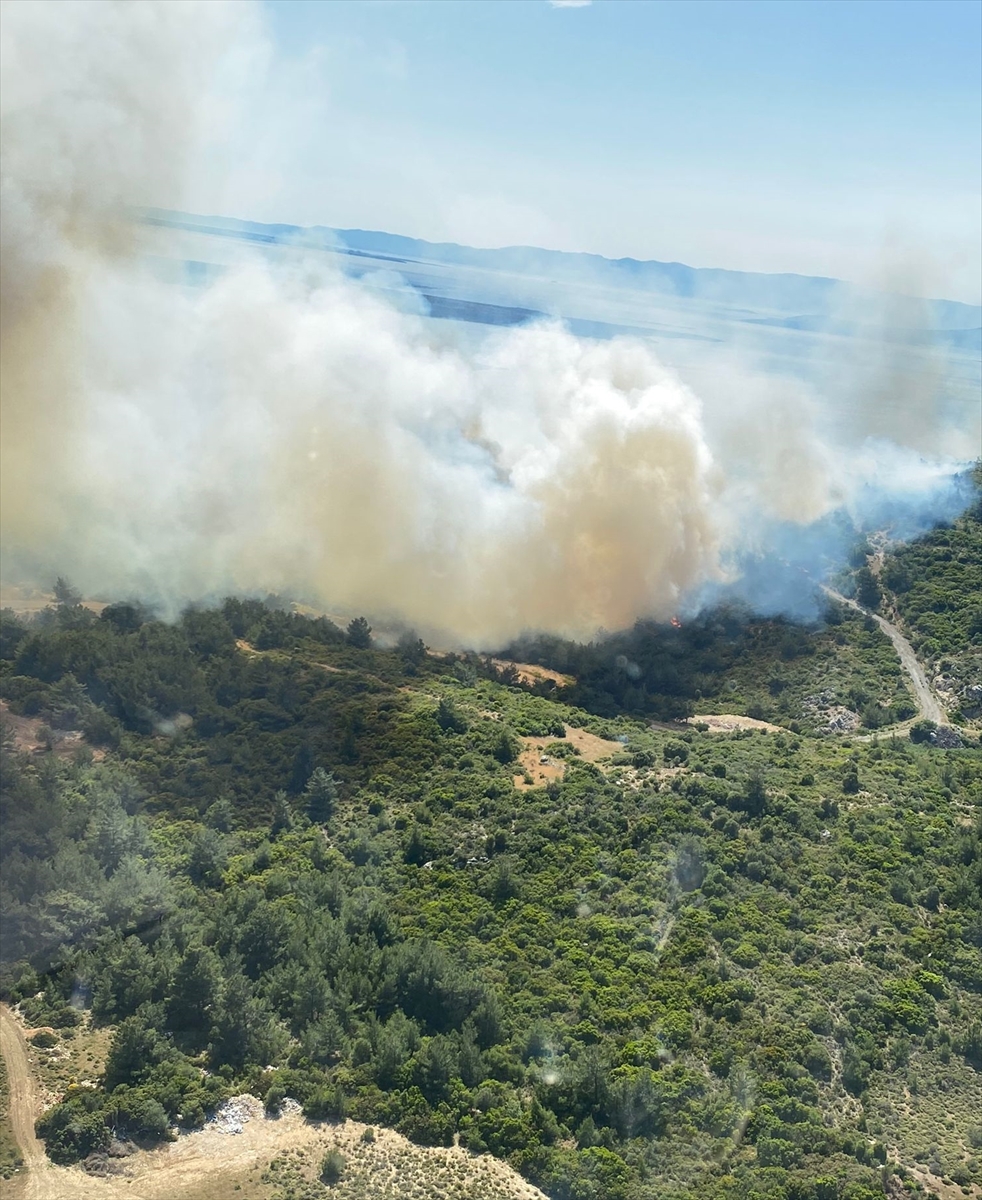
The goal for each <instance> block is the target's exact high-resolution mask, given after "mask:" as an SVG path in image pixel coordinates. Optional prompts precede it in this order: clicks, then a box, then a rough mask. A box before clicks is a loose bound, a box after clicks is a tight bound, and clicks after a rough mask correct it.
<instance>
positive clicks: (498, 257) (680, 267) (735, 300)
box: [142, 209, 982, 350]
mask: <svg viewBox="0 0 982 1200" xmlns="http://www.w3.org/2000/svg"><path fill="white" fill-rule="evenodd" d="M142 219H143V220H144V221H145V222H147V223H148V224H152V225H162V226H166V227H168V228H173V229H177V230H184V231H186V232H189V233H198V234H205V235H210V236H217V237H226V238H234V239H237V240H241V241H246V242H252V243H254V244H259V245H294V246H303V247H307V248H310V249H315V250H323V251H330V252H334V253H340V254H343V255H346V256H349V257H353V258H367V259H373V260H378V261H379V262H380V263H391V264H392V265H393V266H396V267H398V266H399V265H406V266H420V265H423V264H440V265H443V266H448V267H463V268H472V269H477V270H481V271H491V272H502V273H513V274H517V275H522V276H526V277H538V278H544V279H547V280H549V281H550V282H551V283H555V284H570V285H573V284H576V285H584V284H589V285H592V286H601V287H604V286H606V287H611V288H616V289H633V290H636V291H640V292H647V293H652V294H655V295H662V296H666V297H672V298H675V299H677V300H683V301H685V300H693V301H702V302H710V303H713V304H717V305H723V306H726V307H728V308H736V309H740V308H746V309H748V310H751V312H748V313H747V316H748V317H751V316H755V317H758V318H759V317H760V314H761V311H762V310H770V311H771V312H773V313H774V314H775V315H785V316H787V317H789V318H790V319H791V320H793V321H794V322H801V324H800V325H797V326H796V327H798V328H808V327H811V328H815V327H816V326H818V325H821V324H823V323H824V322H825V321H826V320H828V319H829V318H832V319H835V320H836V321H839V322H841V320H842V312H843V311H850V310H853V309H854V308H855V306H857V305H861V304H862V303H863V301H864V300H876V301H877V302H879V303H880V304H882V303H883V301H884V299H885V298H886V293H882V292H875V291H873V290H871V289H867V288H862V287H860V286H859V285H857V284H853V283H849V282H846V281H844V280H839V279H832V278H826V277H822V276H809V275H797V274H791V273H784V274H764V273H758V272H748V271H732V270H728V269H725V268H718V267H690V266H687V265H686V264H684V263H677V262H659V261H657V260H653V259H652V260H639V259H634V258H619V259H610V258H604V257H603V256H602V255H599V254H588V253H583V252H572V251H566V250H544V249H540V248H537V247H532V246H507V247H502V248H500V249H478V248H475V247H471V246H463V245H459V244H458V243H455V242H429V241H425V240H424V239H421V238H411V237H406V236H404V235H401V234H394V233H385V232H383V231H379V230H364V229H335V228H331V227H329V226H311V227H304V226H300V225H287V224H266V223H262V222H258V221H244V220H239V219H237V218H234V217H216V216H200V215H195V214H190V213H178V212H170V211H166V210H161V209H148V210H145V212H144V213H143V214H142ZM894 302H895V303H896V304H897V305H898V306H899V309H900V311H899V312H898V317H900V318H901V319H900V320H898V322H897V324H898V325H904V326H905V325H907V324H908V320H904V319H903V317H904V316H905V315H907V314H909V320H910V323H911V324H919V325H920V326H921V327H927V328H930V329H933V330H939V331H940V330H949V331H964V336H962V337H959V338H956V339H954V340H955V342H956V343H957V344H958V346H959V348H962V349H967V350H972V349H974V348H975V346H976V344H977V343H979V341H980V338H982V332H980V330H982V307H980V306H978V305H971V304H964V303H962V302H960V301H957V300H943V299H942V300H939V299H924V300H919V299H915V298H906V297H896V299H895V301H894Z"/></svg>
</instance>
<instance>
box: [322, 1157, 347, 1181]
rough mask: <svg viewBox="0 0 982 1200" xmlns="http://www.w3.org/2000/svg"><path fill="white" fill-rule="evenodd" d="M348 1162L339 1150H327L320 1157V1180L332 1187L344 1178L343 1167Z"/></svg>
mask: <svg viewBox="0 0 982 1200" xmlns="http://www.w3.org/2000/svg"><path fill="white" fill-rule="evenodd" d="M347 1165H348V1164H347V1163H346V1162H345V1159H344V1155H343V1154H342V1153H341V1151H340V1150H328V1152H327V1153H326V1154H325V1155H324V1157H323V1158H322V1159H321V1182H322V1183H326V1184H327V1186H328V1187H333V1186H334V1185H335V1184H336V1183H340V1181H341V1180H342V1179H343V1178H344V1169H345V1167H346V1166H347Z"/></svg>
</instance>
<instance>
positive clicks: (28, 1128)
mask: <svg viewBox="0 0 982 1200" xmlns="http://www.w3.org/2000/svg"><path fill="white" fill-rule="evenodd" d="M0 1052H2V1053H3V1061H4V1062H5V1063H6V1065H7V1082H8V1085H9V1087H10V1123H11V1125H12V1126H13V1131H14V1138H15V1140H16V1142H17V1145H18V1147H19V1148H20V1152H21V1155H22V1157H23V1159H24V1168H23V1169H24V1170H25V1171H26V1172H27V1176H26V1179H17V1180H12V1181H11V1182H9V1183H8V1184H7V1185H6V1186H5V1187H4V1194H5V1195H7V1194H8V1192H9V1195H11V1196H13V1195H14V1194H15V1189H17V1191H18V1192H19V1194H20V1195H22V1196H25V1197H26V1196H30V1197H32V1200H33V1197H35V1196H44V1195H45V1194H46V1193H45V1192H44V1191H43V1190H38V1188H37V1186H35V1185H36V1184H38V1182H39V1179H38V1176H39V1173H40V1172H43V1171H44V1170H45V1168H46V1166H47V1162H48V1160H47V1159H46V1158H45V1155H44V1147H43V1146H42V1145H41V1143H40V1142H39V1141H38V1139H37V1138H36V1137H35V1136H34V1120H35V1117H36V1116H37V1114H38V1113H39V1112H40V1111H41V1097H40V1093H39V1092H38V1089H37V1085H36V1083H35V1081H34V1075H33V1074H32V1072H31V1064H30V1061H29V1060H28V1057H27V1043H26V1041H25V1040H24V1035H23V1033H21V1030H20V1026H19V1025H18V1024H17V1022H16V1021H15V1020H14V1018H13V1016H12V1015H11V1013H10V1010H9V1009H8V1008H7V1006H6V1005H5V1004H0ZM25 1184H26V1186H24V1185H25Z"/></svg>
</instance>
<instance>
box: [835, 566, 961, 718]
mask: <svg viewBox="0 0 982 1200" xmlns="http://www.w3.org/2000/svg"><path fill="white" fill-rule="evenodd" d="M822 591H823V592H825V594H826V595H828V596H831V597H832V599H833V600H838V601H839V603H840V604H848V605H849V607H850V608H854V609H855V610H856V611H857V612H861V613H862V614H863V616H865V617H872V618H873V620H874V621H875V622H876V623H877V625H879V627H880V628H881V629H882V630H883V632H884V633H885V634H886V635H887V637H888V638H889V639H890V641H891V642H893V646H894V649H895V650H896V651H897V654H898V656H899V658H900V664H901V666H902V667H903V668H904V670H905V671H906V672H907V674H908V675H909V676H910V681H911V683H912V684H913V685H914V695H915V697H916V699H917V707H918V709H919V710H920V716H922V717H925V718H926V719H927V720H928V721H933V722H934V723H935V724H936V725H945V724H947V722H946V721H945V714H944V710H943V709H942V707H941V705H940V704H939V703H938V698H937V696H935V694H934V692H933V691H932V690H931V685H930V684H929V683H928V681H927V676H926V675H925V674H924V668H923V667H922V666H921V664H920V663H919V662H918V660H917V655H916V654H915V653H914V647H913V646H912V645H911V644H910V642H908V641H907V639H906V638H905V637H904V635H903V634H902V633H901V632H900V630H899V629H898V628H897V627H896V625H892V624H891V623H890V622H889V621H888V620H887V619H886V618H885V617H881V616H879V614H878V613H875V612H870V611H869V609H868V608H863V606H862V605H861V604H858V603H857V602H856V601H855V600H849V599H848V598H847V597H845V596H843V595H842V594H841V593H840V592H837V591H834V590H833V589H832V588H830V587H825V586H824V584H823V586H822Z"/></svg>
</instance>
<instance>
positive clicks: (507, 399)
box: [0, 0, 842, 645]
mask: <svg viewBox="0 0 982 1200" xmlns="http://www.w3.org/2000/svg"><path fill="white" fill-rule="evenodd" d="M259 17H260V13H259V10H258V9H257V8H255V7H253V6H251V5H249V4H245V3H234V4H226V3H221V2H216V0H208V2H207V3H197V2H193V0H187V2H185V0H169V2H168V3H152V2H142V0H136V2H130V3H116V2H112V0H110V2H103V0H96V2H93V3H88V2H78V0H76V2H75V3H72V4H39V3H34V2H30V0H29V2H26V3H21V2H19V0H13V2H8V3H7V4H5V12H4V22H3V38H2V41H3V61H2V66H3V85H2V102H3V113H2V123H3V144H2V156H3V194H2V206H3V275H2V322H3V361H2V369H3V389H2V397H3V459H2V475H0V487H2V496H0V498H2V508H0V514H2V515H0V520H2V536H3V541H4V547H5V551H6V553H7V556H8V562H11V561H12V562H14V563H16V564H19V565H20V567H21V568H22V569H23V568H30V569H32V570H34V571H35V572H36V573H38V574H47V575H48V576H51V575H53V574H54V573H56V572H63V573H67V574H69V575H70V576H71V577H72V578H73V580H74V581H75V582H76V583H77V584H78V585H79V586H81V587H82V588H83V589H85V590H86V591H87V592H88V593H89V594H93V595H96V594H102V595H116V596H118V595H121V594H127V593H137V594H141V595H143V596H148V597H153V598H155V599H159V600H162V601H164V602H165V603H167V604H168V605H169V606H170V607H171V608H172V609H173V608H175V607H176V606H177V605H179V604H180V603H182V602H185V601H187V600H189V599H195V598H200V597H205V596H209V595H216V594H220V593H223V592H229V591H245V592H250V593H257V592H259V593H263V592H267V591H275V592H285V593H289V594H291V595H294V596H303V597H305V598H308V599H310V600H313V601H316V602H318V603H321V604H323V605H325V606H328V607H330V608H331V609H332V610H334V611H337V610H338V609H341V610H343V611H347V612H351V613H353V612H361V611H365V612H368V613H370V614H372V615H373V616H377V617H386V616H391V617H395V618H400V619H403V620H405V621H408V622H411V623H413V624H414V625H416V626H417V627H418V628H420V629H428V630H440V631H441V632H442V633H443V634H444V635H449V636H451V637H453V638H455V639H458V640H460V641H465V642H468V643H469V644H472V645H491V644H493V643H500V642H501V641H502V640H504V639H505V638H507V637H509V636H511V635H514V634H517V633H519V632H521V631H523V630H528V629H549V630H553V631H556V632H561V633H564V634H569V635H573V636H591V635H593V634H594V633H595V632H596V630H597V629H598V627H601V626H602V627H607V628H618V627H621V626H624V625H626V624H628V623H630V622H631V621H632V620H633V619H634V618H636V617H638V616H641V615H653V616H667V615H669V614H670V613H671V612H673V611H674V610H675V608H676V607H677V606H678V604H679V600H680V597H682V596H684V595H685V594H686V593H691V592H693V591H695V590H697V589H699V588H700V587H702V586H704V585H705V584H706V583H707V582H710V581H712V580H718V579H720V578H721V577H722V575H723V572H722V570H721V567H720V561H721V554H722V553H723V551H724V550H725V549H726V547H727V546H728V545H729V546H732V544H733V543H734V541H735V540H736V541H739V537H740V530H739V529H738V528H736V526H735V522H734V520H733V515H734V513H735V512H738V511H739V512H740V513H741V514H744V515H745V514H746V513H756V514H759V515H761V517H763V518H769V517H775V518H781V519H792V520H801V521H806V520H812V519H813V518H814V517H815V516H817V515H821V513H823V512H825V511H828V510H829V508H830V507H832V506H834V505H835V504H837V503H838V502H839V501H840V500H841V496H842V490H841V488H840V486H839V485H838V484H837V482H836V480H835V479H834V477H833V476H834V474H835V472H834V470H833V465H832V456H831V455H830V453H829V452H828V451H827V450H826V449H825V448H824V446H823V445H822V444H821V443H820V442H819V441H818V440H817V439H816V438H815V437H814V436H813V435H812V433H811V432H810V431H809V430H808V429H807V428H806V427H802V425H801V423H800V420H796V417H795V413H794V412H792V411H791V410H788V409H784V410H782V409H781V408H780V406H779V405H775V404H773V403H768V402H767V400H766V397H762V398H761V400H760V403H759V404H758V405H757V406H756V407H753V408H752V409H751V410H750V411H749V412H744V413H743V415H742V417H741V422H742V423H740V424H739V427H738V428H734V429H733V430H731V431H730V434H729V435H728V437H727V440H728V441H729V442H730V443H731V445H733V446H734V447H740V446H743V447H744V448H745V450H746V451H747V453H748V454H749V455H750V459H751V461H753V462H754V463H755V471H754V473H753V474H748V475H747V476H746V477H744V478H742V479H739V478H735V477H734V478H731V479H729V480H727V479H726V478H725V477H724V474H723V472H722V471H721V470H720V468H719V467H718V466H716V465H714V460H713V455H712V454H711V452H710V449H709V445H708V444H707V437H706V433H705V428H704V425H703V419H702V413H701V409H700V404H699V402H698V400H697V398H696V397H695V395H694V394H693V393H692V392H691V391H690V390H689V389H687V388H686V387H685V386H683V385H682V384H681V383H680V382H679V380H678V379H677V377H676V376H675V375H674V374H672V373H671V372H669V371H667V370H666V369H664V368H663V367H662V366H661V365H660V364H659V363H658V362H657V361H656V360H655V358H654V357H653V356H652V354H651V353H650V351H649V350H648V349H646V348H645V347H644V346H643V345H642V344H640V343H637V342H632V341H629V340H626V339H618V340H615V341H612V342H607V343H600V342H593V341H582V340H578V339H576V338H574V337H572V336H571V335H570V334H569V333H568V332H566V331H564V329H563V328H561V327H560V326H559V325H556V324H553V325H549V324H546V325H540V326H537V327H533V328H524V329H521V330H516V331H511V332H509V333H507V334H504V335H500V334H499V335H497V336H496V337H494V338H493V339H489V340H488V341H487V343H486V344H485V345H484V346H483V347H481V349H480V350H479V351H476V352H475V351H474V349H473V348H470V349H467V348H463V347H462V348H455V347H454V346H453V345H447V343H446V338H445V334H441V337H440V339H438V338H437V337H436V335H435V334H434V333H433V331H432V327H431V326H429V325H428V324H427V322H426V321H424V320H423V319H421V318H418V317H414V316H412V315H407V314H405V313H402V312H399V311H397V310H396V308H394V307H393V306H391V305H389V304H386V303H384V302H383V301H381V300H380V299H379V298H378V297H377V296H375V295H372V294H370V293H369V292H368V291H367V290H365V289H364V288H361V287H359V286H358V285H357V284H355V283H353V282H351V281H350V280H346V279H344V278H342V277H340V276H338V275H334V274H331V273H329V272H325V270H324V268H323V266H322V264H314V263H312V262H311V261H308V260H305V259H304V257H303V254H302V252H300V251H298V252H297V253H296V256H295V258H294V259H293V260H292V261H289V260H287V261H284V262H281V263H280V264H279V265H277V266H276V267H272V266H270V265H269V263H268V262H267V261H266V260H264V259H262V258H260V257H258V256H254V257H253V258H251V259H249V258H248V257H245V258H243V259H242V260H241V261H240V262H238V263H237V264H236V265H235V266H234V267H233V268H232V269H230V270H228V271H227V272H225V273H224V274H223V275H222V276H221V277H220V278H218V279H217V280H215V281H213V282H212V283H210V284H209V285H207V286H205V287H199V288H189V287H180V286H175V285H173V284H167V283H163V282H161V281H160V279H159V275H158V273H157V272H155V271H154V270H153V269H151V268H150V267H149V266H148V265H147V262H148V259H147V255H146V254H144V253H141V245H140V240H139V239H140V235H139V234H138V232H137V230H138V228H139V227H138V226H137V225H136V224H135V223H134V222H132V221H131V220H129V219H128V218H127V216H126V214H125V208H126V206H130V205H135V204H145V203H154V204H166V205H170V206H179V205H180V204H181V202H182V197H183V195H184V192H183V190H182V189H183V187H184V185H185V183H186V181H187V180H188V179H189V178H193V177H194V175H195V173H196V172H198V171H200V170H202V169H204V168H203V166H202V157H203V156H205V157H208V156H213V155H214V154H215V153H216V152H217V151H216V145H217V144H218V143H217V141H216V138H219V139H220V137H221V136H222V132H223V130H225V129H226V128H228V127H231V126H233V125H234V123H235V113H236V111H237V107H238V106H240V105H241V106H242V111H245V112H251V111H255V107H256V102H255V98H254V97H252V98H250V97H249V96H248V95H243V93H242V88H243V86H244V85H243V81H244V80H248V79H249V78H250V77H252V76H253V75H255V76H256V77H257V78H259V79H260V80H261V79H262V64H263V63H265V62H267V61H268V60H269V57H270V49H269V46H268V44H267V42H266V41H265V39H264V35H263V33H262V28H261V22H260V19H259ZM207 169H208V170H209V171H211V172H214V170H215V163H214V161H209V163H208V164H207ZM798 417H799V418H800V411H799V412H798ZM755 450H756V452H754V451H755ZM761 451H762V452H761ZM729 457H733V458H734V459H736V458H739V457H740V456H739V455H732V456H729ZM723 497H726V498H727V499H726V500H725V501H724V499H723Z"/></svg>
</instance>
